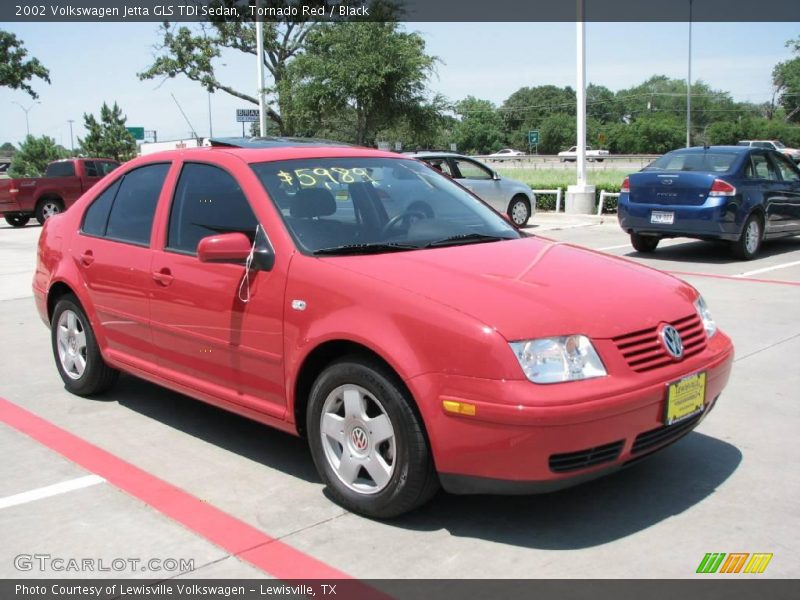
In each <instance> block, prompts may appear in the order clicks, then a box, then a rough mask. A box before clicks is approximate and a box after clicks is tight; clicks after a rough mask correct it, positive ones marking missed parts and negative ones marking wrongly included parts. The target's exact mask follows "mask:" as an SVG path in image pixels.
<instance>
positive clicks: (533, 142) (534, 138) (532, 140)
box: [528, 129, 539, 146]
mask: <svg viewBox="0 0 800 600" xmlns="http://www.w3.org/2000/svg"><path fill="white" fill-rule="evenodd" d="M528 145H529V146H538V145H539V130H538V129H534V130H533V131H529V132H528Z"/></svg>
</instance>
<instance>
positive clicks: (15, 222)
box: [5, 215, 31, 227]
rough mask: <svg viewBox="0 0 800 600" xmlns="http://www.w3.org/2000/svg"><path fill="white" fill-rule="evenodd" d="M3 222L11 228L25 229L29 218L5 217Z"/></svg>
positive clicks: (19, 216)
mask: <svg viewBox="0 0 800 600" xmlns="http://www.w3.org/2000/svg"><path fill="white" fill-rule="evenodd" d="M5 220H6V223H8V224H9V225H11V226H12V227H25V225H27V224H28V221H30V220H31V218H30V217H29V216H27V215H6V216H5Z"/></svg>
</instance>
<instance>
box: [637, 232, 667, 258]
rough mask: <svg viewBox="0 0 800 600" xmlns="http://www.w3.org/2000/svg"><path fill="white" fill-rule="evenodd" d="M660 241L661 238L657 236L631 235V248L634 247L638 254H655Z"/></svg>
mask: <svg viewBox="0 0 800 600" xmlns="http://www.w3.org/2000/svg"><path fill="white" fill-rule="evenodd" d="M659 241H660V238H658V237H657V236H655V235H640V234H638V233H632V234H631V246H633V248H634V250H636V251H637V252H642V253H644V254H649V253H651V252H655V250H656V248H657V247H658V242H659Z"/></svg>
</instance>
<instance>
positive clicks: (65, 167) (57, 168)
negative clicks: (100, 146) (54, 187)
mask: <svg viewBox="0 0 800 600" xmlns="http://www.w3.org/2000/svg"><path fill="white" fill-rule="evenodd" d="M73 175H75V164H74V163H72V162H70V161H66V162H54V163H50V164H49V165H47V170H46V171H45V172H44V176H45V177H72V176H73Z"/></svg>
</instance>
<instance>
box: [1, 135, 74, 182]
mask: <svg viewBox="0 0 800 600" xmlns="http://www.w3.org/2000/svg"><path fill="white" fill-rule="evenodd" d="M59 158H66V154H64V153H62V152H60V151H59V149H58V146H57V145H56V141H55V140H54V139H53V138H51V137H48V136H46V135H43V136H42V137H33V136H32V135H29V136H27V137H26V138H25V141H23V142H22V143H21V144H20V146H19V150H17V151H16V152H15V153H14V157H13V158H12V159H11V166H10V167H9V169H8V175H9V176H10V177H41V176H42V175H44V171H45V168H47V165H48V163H51V162H52V161H54V160H58V159H59Z"/></svg>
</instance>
